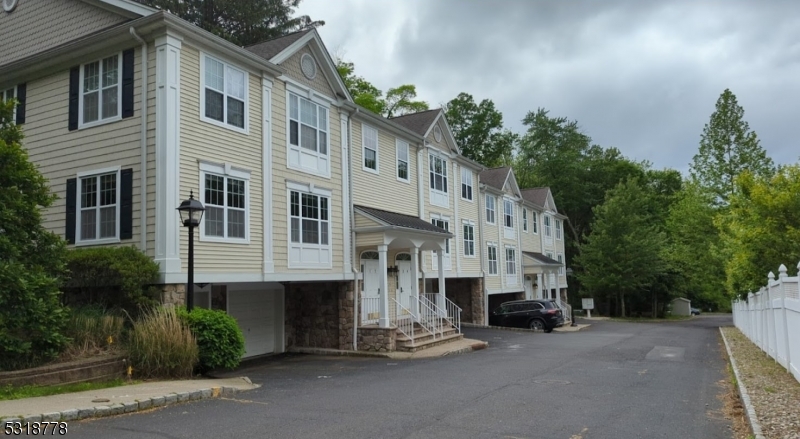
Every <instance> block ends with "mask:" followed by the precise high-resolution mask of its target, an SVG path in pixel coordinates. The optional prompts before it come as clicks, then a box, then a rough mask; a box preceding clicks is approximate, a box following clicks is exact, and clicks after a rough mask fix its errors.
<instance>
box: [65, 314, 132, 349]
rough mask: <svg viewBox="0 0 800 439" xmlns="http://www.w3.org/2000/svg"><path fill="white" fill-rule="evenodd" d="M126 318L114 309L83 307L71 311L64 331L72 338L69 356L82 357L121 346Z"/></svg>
mask: <svg viewBox="0 0 800 439" xmlns="http://www.w3.org/2000/svg"><path fill="white" fill-rule="evenodd" d="M124 326H125V319H124V318H123V317H122V316H121V315H119V314H117V313H114V312H113V311H106V310H104V309H102V308H98V307H83V308H77V309H73V310H71V311H70V316H69V320H68V321H67V326H66V328H65V330H64V333H65V335H66V336H67V337H69V338H70V343H69V346H68V347H67V350H66V355H67V357H80V356H85V355H87V354H95V353H100V352H103V351H108V350H111V349H114V348H116V347H117V346H119V343H120V337H121V336H122V331H123V328H124Z"/></svg>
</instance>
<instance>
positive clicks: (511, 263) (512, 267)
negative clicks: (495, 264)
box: [506, 248, 517, 274]
mask: <svg viewBox="0 0 800 439" xmlns="http://www.w3.org/2000/svg"><path fill="white" fill-rule="evenodd" d="M516 273H517V265H516V260H515V252H514V249H512V248H507V249H506V274H516Z"/></svg>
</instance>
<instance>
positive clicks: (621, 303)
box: [619, 293, 625, 318]
mask: <svg viewBox="0 0 800 439" xmlns="http://www.w3.org/2000/svg"><path fill="white" fill-rule="evenodd" d="M619 315H620V317H622V318H625V293H619Z"/></svg>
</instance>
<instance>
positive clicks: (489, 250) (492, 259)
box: [486, 244, 497, 276]
mask: <svg viewBox="0 0 800 439" xmlns="http://www.w3.org/2000/svg"><path fill="white" fill-rule="evenodd" d="M486 256H487V259H488V261H489V274H490V275H494V276H496V275H497V246H496V245H494V244H489V245H488V247H486Z"/></svg>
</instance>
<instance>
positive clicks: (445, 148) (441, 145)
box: [427, 118, 450, 153]
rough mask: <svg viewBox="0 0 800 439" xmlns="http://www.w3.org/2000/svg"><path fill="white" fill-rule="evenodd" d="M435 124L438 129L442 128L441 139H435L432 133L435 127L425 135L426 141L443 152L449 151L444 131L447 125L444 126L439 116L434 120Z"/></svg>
mask: <svg viewBox="0 0 800 439" xmlns="http://www.w3.org/2000/svg"><path fill="white" fill-rule="evenodd" d="M435 126H438V127H439V129H440V130H442V140H441V141H437V140H436V136H434V134H433V132H434V130H435V128H431V132H430V133H429V134H428V137H427V140H428V142H429V143H430V144H431V145H433V146H435V147H436V148H438V149H440V150H442V151H444V152H447V153H450V145H448V144H447V136H446V135H445V133H446V132H447V131H446V130H447V127H446V126H445V124H444V123H442V119H441V118H440V119H439V120H437V121H436V125H435Z"/></svg>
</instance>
